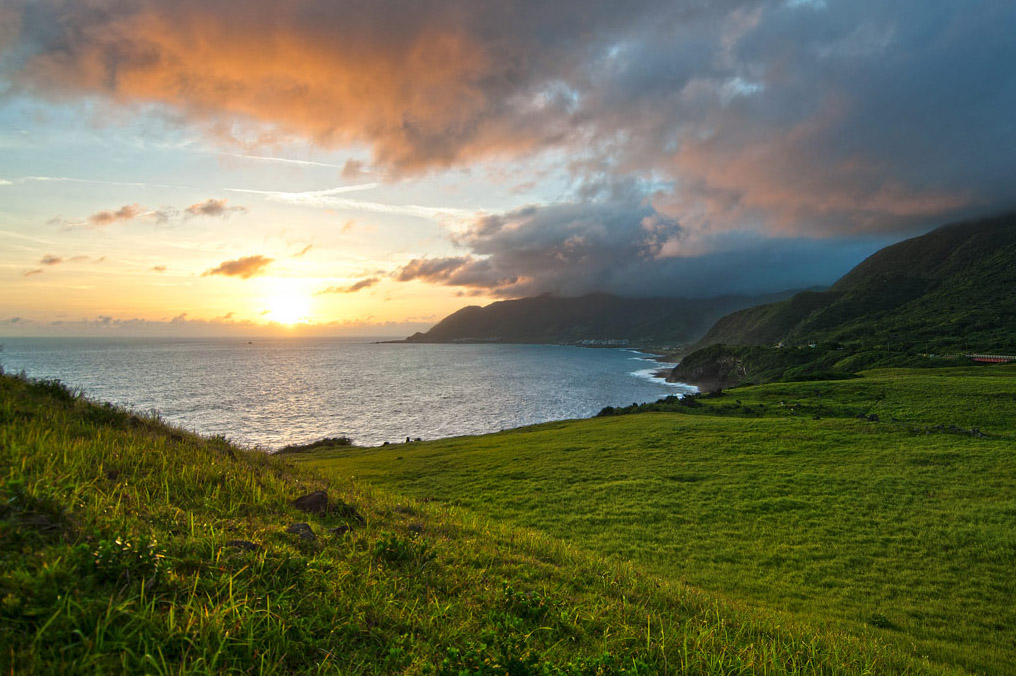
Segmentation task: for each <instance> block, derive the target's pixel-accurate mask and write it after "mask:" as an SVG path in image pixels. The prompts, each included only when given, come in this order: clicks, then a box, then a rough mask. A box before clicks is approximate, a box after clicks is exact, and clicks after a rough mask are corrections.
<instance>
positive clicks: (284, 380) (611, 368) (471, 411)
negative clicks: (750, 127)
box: [0, 338, 691, 448]
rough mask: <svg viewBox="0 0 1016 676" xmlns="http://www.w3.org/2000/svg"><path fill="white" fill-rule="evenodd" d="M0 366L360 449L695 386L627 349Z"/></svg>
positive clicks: (235, 434) (0, 355)
mask: <svg viewBox="0 0 1016 676" xmlns="http://www.w3.org/2000/svg"><path fill="white" fill-rule="evenodd" d="M3 342H4V349H3V352H0V364H2V365H3V367H4V369H5V370H6V371H7V372H18V371H22V370H23V371H25V372H26V373H27V374H28V375H29V376H32V377H35V378H58V379H60V380H62V381H63V382H65V383H67V384H69V385H71V386H73V387H76V388H80V389H82V390H83V391H84V392H85V394H87V395H88V396H89V397H91V398H93V399H97V400H102V401H112V402H115V403H117V404H122V405H126V406H129V407H131V408H134V409H135V410H139V411H150V410H157V411H159V412H160V413H161V415H162V416H163V418H164V419H165V420H167V421H168V422H171V423H173V424H176V425H180V426H182V427H185V428H187V429H190V430H194V431H196V432H200V433H201V434H222V435H225V436H227V437H229V438H230V439H232V440H234V441H237V442H240V443H243V444H247V445H259V446H263V447H269V448H275V447H279V446H282V445H285V444H289V443H304V442H308V441H313V440H316V439H320V438H322V437H330V436H340V435H343V436H349V437H352V438H353V440H354V441H355V442H356V443H358V444H362V445H376V444H380V443H382V442H384V441H392V442H395V441H405V438H406V437H407V436H408V437H413V438H416V437H422V438H424V439H434V438H439V437H448V436H456V435H461V434H481V433H486V432H494V431H497V430H501V429H508V428H512V427H519V426H521V425H529V424H533V423H538V422H546V421H549V420H560V419H565V418H577V417H587V416H590V415H593V414H595V413H596V412H598V411H599V410H600V409H601V408H603V407H604V406H625V405H628V404H631V403H633V402H638V403H641V402H646V401H654V400H656V399H658V398H660V397H664V396H667V395H668V394H679V393H681V392H682V391H689V390H690V389H691V388H687V387H685V386H681V385H674V384H667V383H664V382H663V381H661V380H659V379H654V378H651V377H648V375H649V373H651V370H652V369H651V368H650V367H651V366H652V364H653V362H647V361H643V360H642V359H637V358H636V359H634V360H633V357H636V355H634V354H633V353H632V352H631V351H630V350H613V349H588V348H575V347H559V346H549V345H490V344H485V345H410V344H377V343H372V342H363V341H350V340H342V339H281V340H254V341H252V343H250V344H248V342H247V341H246V340H237V339H205V340H197V339H187V340H181V339H165V340H159V339H140V338H139V339H99V338H75V339H65V338H60V339H57V338H32V339H27V338H5V339H4V340H3Z"/></svg>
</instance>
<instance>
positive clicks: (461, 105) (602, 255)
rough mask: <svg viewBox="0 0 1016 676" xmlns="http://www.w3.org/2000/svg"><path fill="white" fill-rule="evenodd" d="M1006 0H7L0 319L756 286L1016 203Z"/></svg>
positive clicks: (208, 321)
mask: <svg viewBox="0 0 1016 676" xmlns="http://www.w3.org/2000/svg"><path fill="white" fill-rule="evenodd" d="M1013 34H1016V3H1013V2H1011V1H1010V0H1004V1H1003V0H995V1H992V0H980V1H979V0H965V1H962V2H961V1H959V0H952V1H947V0H877V1H876V0H717V1H712V2H707V1H706V0H667V1H665V2H652V1H629V2H616V1H615V0H604V1H602V2H601V1H597V0H581V1H578V0H556V1H555V2H552V3H548V2H544V1H542V0H511V1H507V2H497V3H484V2H476V1H475V0H454V1H453V0H438V1H432V2H425V1H420V0H403V1H391V0H372V1H371V2H364V1H361V0H349V1H345V2H336V1H333V0H173V1H169V0H0V336H3V335H180V336H185V335H248V334H250V335H254V334H258V335H261V334H264V335H336V336H343V335H393V336H395V335H408V334H409V333H412V332H414V331H417V330H423V329H426V328H427V327H428V326H431V325H433V324H434V323H435V322H437V321H438V320H439V319H441V318H442V317H443V316H445V315H447V314H449V313H451V312H453V311H455V310H456V309H458V308H460V307H462V306H464V305H467V304H480V305H483V304H487V303H490V302H493V301H496V300H503V299H509V298H518V297H523V296H531V295H537V294H541V293H554V294H558V295H579V294H584V293H589V292H592V291H605V292H610V293H615V294H619V295H623V296H632V297H661V296H689V297H706V296H715V295H721V294H730V293H737V294H761V293H769V292H774V291H781V290H785V289H797V288H810V287H815V286H823V285H828V284H831V283H832V282H834V281H835V280H836V279H837V278H838V277H839V276H841V275H842V274H844V273H845V272H847V271H848V270H849V269H850V268H851V267H853V266H854V265H856V264H857V263H858V262H860V261H861V260H863V259H864V258H865V257H866V256H868V255H870V254H871V253H873V252H875V251H877V250H878V249H879V248H882V247H883V246H885V245H887V244H890V243H892V242H896V241H900V240H902V239H905V238H907V237H911V236H914V235H918V234H921V233H923V232H926V231H928V230H931V229H932V228H934V227H936V226H938V225H942V224H944V223H948V222H952V221H956V220H962V219H969V218H977V217H982V216H987V215H992V214H997V213H1001V212H1004V211H1008V210H1013V209H1014V208H1016V190H1014V188H1013V177H1014V176H1016V153H1013V148H1016V115H1014V114H1013V111H1014V110H1016V68H1014V67H1013V64H1016V40H1013V39H1012V35H1013Z"/></svg>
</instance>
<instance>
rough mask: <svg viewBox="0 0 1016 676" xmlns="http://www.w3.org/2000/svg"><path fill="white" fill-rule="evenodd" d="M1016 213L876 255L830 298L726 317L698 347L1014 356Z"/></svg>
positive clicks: (947, 229) (796, 300) (797, 299)
mask: <svg viewBox="0 0 1016 676" xmlns="http://www.w3.org/2000/svg"><path fill="white" fill-rule="evenodd" d="M1014 289H1016V214H1009V215H1006V216H1001V217H997V218H992V219H986V220H981V221H976V222H966V223H958V224H953V225H947V226H944V227H941V228H938V229H937V230H934V231H932V232H930V233H928V234H926V235H923V236H921V237H915V238H913V239H909V240H906V241H904V242H900V243H899V244H895V245H893V246H889V247H886V248H885V249H882V250H881V251H879V252H877V253H875V254H874V255H872V256H871V257H869V258H868V259H867V260H865V261H864V262H862V263H861V264H860V265H858V266H857V267H855V268H854V269H853V270H851V271H850V272H849V273H847V274H846V275H845V276H844V277H843V278H842V279H840V280H839V281H838V282H836V284H834V285H833V286H832V287H831V288H830V289H829V290H827V291H824V292H818V293H816V292H805V293H801V294H798V295H796V296H794V297H793V298H791V299H789V300H785V301H782V302H779V303H774V304H769V305H761V306H758V307H753V308H749V309H746V310H741V311H739V312H735V313H733V314H731V315H728V316H726V317H723V318H722V319H720V320H719V321H717V322H716V324H715V325H714V326H713V327H712V328H711V329H710V330H709V331H708V332H707V333H706V335H705V336H704V337H703V339H702V340H701V341H700V343H699V344H700V345H702V346H705V345H713V344H719V343H723V344H728V345H771V344H773V343H777V342H781V341H782V342H786V343H808V342H829V341H837V342H841V343H853V344H856V345H876V344H882V345H889V348H890V349H892V348H893V347H895V348H896V349H902V350H910V351H918V352H943V351H973V352H1004V353H1007V354H1009V353H1012V352H1013V351H1014V350H1016V293H1014Z"/></svg>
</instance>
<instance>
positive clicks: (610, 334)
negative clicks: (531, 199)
mask: <svg viewBox="0 0 1016 676" xmlns="http://www.w3.org/2000/svg"><path fill="white" fill-rule="evenodd" d="M790 293H791V292H786V293H782V294H772V295H770V296H721V297H716V298H620V297H618V296H613V295H610V294H605V293H595V294H589V295H586V296H580V297H576V298H562V297H557V296H551V295H543V296H537V297H535V298H522V299H519V300H507V301H500V302H497V303H491V304H490V305H487V306H486V307H479V306H475V305H474V306H470V307H466V308H463V309H461V310H459V311H457V312H455V313H453V314H451V315H449V316H448V317H445V318H444V319H443V320H441V321H440V322H439V323H438V324H437V325H436V326H434V327H433V328H432V329H430V330H429V331H427V332H426V333H416V334H414V335H412V336H410V337H409V338H407V341H408V342H412V343H448V342H502V343H572V344H575V343H583V342H586V341H588V342H592V343H595V342H597V341H602V342H608V341H615V342H620V341H628V342H631V343H637V344H640V345H674V344H680V343H687V342H691V341H694V340H696V339H698V338H699V337H700V336H701V335H702V334H703V333H704V332H705V331H706V329H708V328H709V326H711V325H712V323H713V322H714V321H716V319H717V318H719V317H721V316H723V315H724V314H726V313H728V312H732V311H733V310H736V309H740V308H744V307H749V306H751V305H754V304H757V303H760V302H770V301H772V300H777V299H781V298H786V297H787V296H788V295H790Z"/></svg>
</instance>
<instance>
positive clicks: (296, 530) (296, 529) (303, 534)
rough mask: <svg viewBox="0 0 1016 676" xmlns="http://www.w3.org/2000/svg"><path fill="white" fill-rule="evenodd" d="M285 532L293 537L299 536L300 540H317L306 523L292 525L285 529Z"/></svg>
mask: <svg viewBox="0 0 1016 676" xmlns="http://www.w3.org/2000/svg"><path fill="white" fill-rule="evenodd" d="M286 532H287V533H292V534H293V535H299V536H300V539H301V540H308V541H313V540H316V539H317V535H314V531H313V530H311V527H310V525H309V524H306V523H294V524H293V525H292V526H290V527H289V528H287V529H286Z"/></svg>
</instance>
